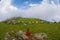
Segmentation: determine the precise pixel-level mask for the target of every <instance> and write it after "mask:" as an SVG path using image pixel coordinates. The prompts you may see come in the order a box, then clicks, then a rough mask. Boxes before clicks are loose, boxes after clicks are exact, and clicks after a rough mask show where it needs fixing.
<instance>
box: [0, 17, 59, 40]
mask: <svg viewBox="0 0 60 40" xmlns="http://www.w3.org/2000/svg"><path fill="white" fill-rule="evenodd" d="M11 20H13V19H10V20H8V21H11ZM14 20H16V21H24V22H26V24H27V25H23V24H22V23H18V24H16V25H13V24H12V23H11V24H6V23H4V22H0V40H4V36H5V34H6V32H9V31H11V30H14V31H15V32H18V31H19V30H23V31H26V29H27V28H30V30H31V31H32V33H40V32H45V33H46V34H47V35H48V40H59V39H60V23H49V22H47V21H44V22H43V23H42V21H43V20H38V19H33V18H31V19H28V18H15V19H14ZM36 21H38V22H39V23H34V24H29V22H36Z"/></svg>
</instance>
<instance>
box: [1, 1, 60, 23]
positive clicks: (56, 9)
mask: <svg viewBox="0 0 60 40" xmlns="http://www.w3.org/2000/svg"><path fill="white" fill-rule="evenodd" d="M11 2H12V0H2V1H1V2H0V21H2V20H6V19H8V18H12V17H18V16H20V17H24V18H38V19H44V20H47V21H57V22H58V21H60V4H58V5H56V4H55V3H54V1H52V0H51V4H49V1H48V0H43V1H42V3H41V4H29V6H30V8H28V9H26V10H24V9H20V8H16V7H15V6H13V5H11Z"/></svg>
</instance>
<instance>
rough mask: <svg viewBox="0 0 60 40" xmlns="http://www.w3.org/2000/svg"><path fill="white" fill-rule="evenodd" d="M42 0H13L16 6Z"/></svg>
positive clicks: (36, 2)
mask: <svg viewBox="0 0 60 40" xmlns="http://www.w3.org/2000/svg"><path fill="white" fill-rule="evenodd" d="M41 1H42V0H13V1H12V5H14V6H16V7H23V6H25V7H27V6H28V4H30V3H32V4H39V3H41Z"/></svg>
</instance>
